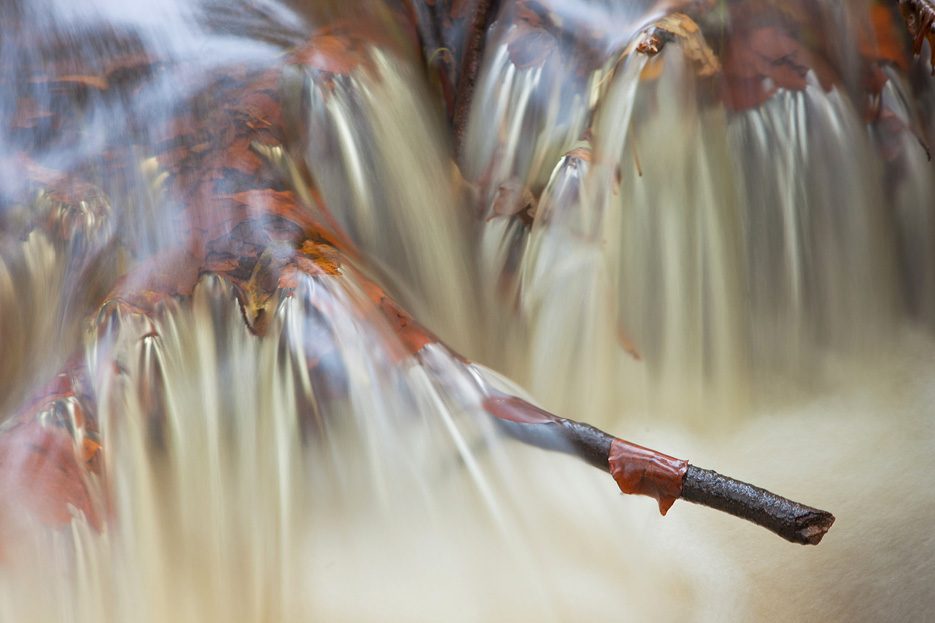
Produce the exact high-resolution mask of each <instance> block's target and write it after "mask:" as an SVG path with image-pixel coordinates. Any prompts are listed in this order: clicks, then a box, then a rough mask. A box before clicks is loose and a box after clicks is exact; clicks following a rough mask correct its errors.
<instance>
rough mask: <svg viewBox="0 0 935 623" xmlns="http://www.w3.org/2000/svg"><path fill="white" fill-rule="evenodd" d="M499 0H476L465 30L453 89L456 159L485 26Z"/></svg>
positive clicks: (462, 141)
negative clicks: (472, 13) (454, 89)
mask: <svg viewBox="0 0 935 623" xmlns="http://www.w3.org/2000/svg"><path fill="white" fill-rule="evenodd" d="M499 5H500V1H499V0H477V6H476V7H475V10H474V15H473V16H472V17H471V22H470V24H469V26H468V32H467V35H466V36H465V47H464V54H463V55H462V58H461V71H460V72H458V87H457V90H456V91H455V111H454V118H453V121H452V122H453V125H454V133H455V136H454V142H455V144H454V151H455V159H456V160H457V159H458V158H459V157H460V156H461V148H462V146H463V145H464V132H465V129H466V127H467V119H468V114H469V113H470V111H471V100H472V99H473V97H474V84H475V83H476V82H477V74H478V72H479V71H480V63H481V58H483V55H484V44H485V43H486V41H487V29H488V28H489V27H490V22H491V21H492V20H493V18H494V16H496V14H497V9H498V7H499Z"/></svg>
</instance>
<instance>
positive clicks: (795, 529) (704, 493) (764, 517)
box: [681, 465, 834, 545]
mask: <svg viewBox="0 0 935 623" xmlns="http://www.w3.org/2000/svg"><path fill="white" fill-rule="evenodd" d="M681 499H683V500H688V501H689V502H694V503H695V504H701V505H702V506H707V507H709V508H715V509H717V510H719V511H723V512H725V513H730V514H731V515H734V516H735V517H741V518H743V519H746V520H748V521H752V522H753V523H755V524H757V525H758V526H763V527H764V528H766V529H767V530H771V531H772V532H775V533H776V534H778V535H779V536H781V537H782V538H784V539H786V540H787V541H791V542H793V543H801V544H802V545H818V543H819V541H821V539H822V537H823V536H825V533H826V532H828V530H829V529H830V528H831V524H833V523H834V515H832V514H831V513H829V512H827V511H823V510H818V509H817V508H812V507H810V506H805V505H804V504H799V503H798V502H793V501H792V500H788V499H786V498H784V497H782V496H779V495H776V494H775V493H771V492H769V491H767V490H765V489H761V488H759V487H754V486H753V485H751V484H747V483H745V482H740V481H739V480H734V479H733V478H728V477H727V476H723V475H721V474H719V473H717V472H714V471H710V470H707V469H700V468H698V467H695V466H694V465H689V466H688V472H687V473H686V474H685V480H684V481H683V482H682V495H681Z"/></svg>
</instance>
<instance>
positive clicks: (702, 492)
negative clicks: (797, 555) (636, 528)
mask: <svg viewBox="0 0 935 623" xmlns="http://www.w3.org/2000/svg"><path fill="white" fill-rule="evenodd" d="M484 409H485V410H486V411H487V412H488V413H490V414H491V415H493V416H495V417H497V418H498V419H499V420H498V423H499V424H500V425H501V426H502V428H503V429H504V430H505V432H507V434H509V435H510V436H512V437H515V438H517V439H519V440H520V441H524V442H526V443H529V444H532V445H535V446H537V447H540V448H545V449H548V450H557V451H560V452H565V453H567V454H571V455H573V456H577V457H578V458H580V459H582V460H584V461H586V462H587V463H589V464H590V465H593V466H595V467H598V468H600V469H602V470H604V471H607V472H610V474H611V475H612V476H613V477H614V480H615V481H616V482H617V485H618V486H619V487H620V490H621V491H623V492H624V493H636V494H641V495H648V496H650V497H653V498H655V499H656V500H657V501H658V502H659V510H660V512H662V514H663V515H665V514H666V511H668V510H669V507H671V506H672V504H673V503H674V502H675V500H676V499H683V500H687V501H689V502H693V503H695V504H700V505H702V506H707V507H709V508H713V509H716V510H719V511H723V512H725V513H729V514H731V515H734V516H735V517H740V518H741V519H746V520H747V521H751V522H753V523H755V524H757V525H758V526H762V527H764V528H766V529H767V530H770V531H771V532H774V533H776V534H778V535H779V536H781V537H782V538H784V539H786V540H787V541H791V542H792V543H800V544H802V545H817V544H818V543H819V542H820V541H821V539H822V537H823V536H824V535H825V533H827V532H828V530H829V529H830V528H831V524H833V523H834V515H832V514H831V513H829V512H827V511H823V510H818V509H816V508H812V507H810V506H805V505H804V504H799V503H798V502H793V501H792V500H789V499H786V498H784V497H782V496H779V495H776V494H775V493H771V492H770V491H767V490H765V489H761V488H759V487H755V486H753V485H750V484H747V483H745V482H740V481H739V480H734V479H733V478H728V477H727V476H722V475H721V474H718V473H717V472H713V471H710V470H706V469H701V468H698V467H695V466H694V465H690V464H689V463H688V461H684V460H681V459H676V458H673V457H671V456H667V455H665V454H662V453H660V452H656V451H655V450H650V449H648V448H643V447H642V446H638V445H636V444H632V443H630V442H628V441H624V440H622V439H618V438H616V437H614V436H613V435H609V434H607V433H605V432H604V431H602V430H600V429H598V428H595V427H593V426H590V425H588V424H582V423H581V422H575V421H574V420H568V419H565V418H560V417H558V416H556V415H553V414H551V413H549V412H548V411H544V410H542V409H539V408H538V407H535V406H533V405H531V404H529V403H528V402H526V401H524V400H521V399H519V398H516V397H514V396H508V395H506V394H501V393H499V392H496V393H493V394H492V395H491V396H489V397H488V398H487V399H485V400H484Z"/></svg>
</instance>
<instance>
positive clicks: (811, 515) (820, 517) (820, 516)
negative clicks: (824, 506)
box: [790, 509, 834, 545]
mask: <svg viewBox="0 0 935 623" xmlns="http://www.w3.org/2000/svg"><path fill="white" fill-rule="evenodd" d="M797 523H798V524H799V527H798V529H797V530H796V531H795V534H796V536H797V537H798V538H797V539H795V541H794V542H795V543H801V544H802V545H818V544H819V543H821V539H822V538H824V536H825V535H826V534H827V533H828V530H830V529H831V525H832V524H833V523H834V515H832V514H831V513H829V512H828V511H821V510H817V509H811V510H810V511H809V512H808V513H806V514H805V515H804V516H803V517H801V518H800V519H799V520H798V522H797ZM790 540H792V539H790Z"/></svg>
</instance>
